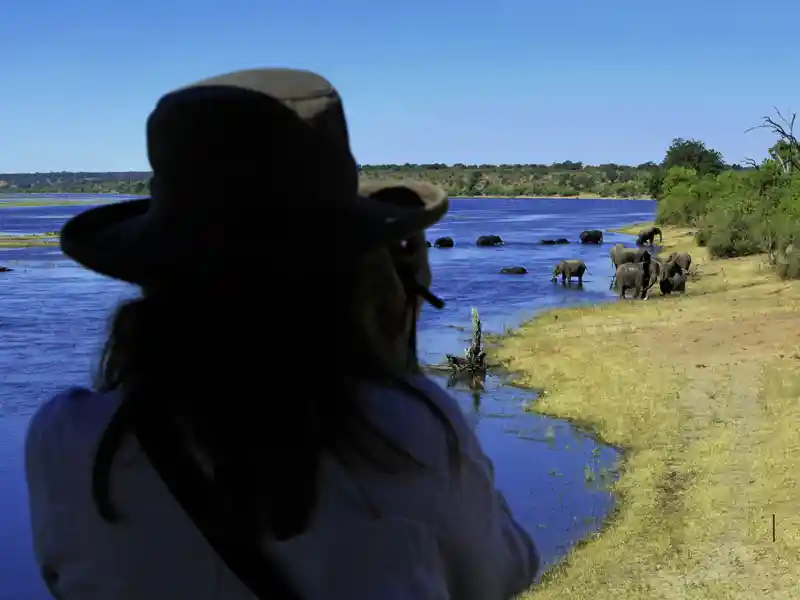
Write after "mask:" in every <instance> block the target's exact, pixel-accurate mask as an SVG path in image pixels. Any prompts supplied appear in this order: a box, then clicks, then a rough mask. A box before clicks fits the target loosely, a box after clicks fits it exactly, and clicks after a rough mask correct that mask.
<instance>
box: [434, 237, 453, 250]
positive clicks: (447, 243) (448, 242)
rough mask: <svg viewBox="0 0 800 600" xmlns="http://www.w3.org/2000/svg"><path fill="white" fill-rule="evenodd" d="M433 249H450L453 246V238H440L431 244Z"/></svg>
mask: <svg viewBox="0 0 800 600" xmlns="http://www.w3.org/2000/svg"><path fill="white" fill-rule="evenodd" d="M433 245H434V247H436V248H452V247H453V246H455V243H454V242H453V238H451V237H440V238H439V239H437V240H436V241H435V242H433Z"/></svg>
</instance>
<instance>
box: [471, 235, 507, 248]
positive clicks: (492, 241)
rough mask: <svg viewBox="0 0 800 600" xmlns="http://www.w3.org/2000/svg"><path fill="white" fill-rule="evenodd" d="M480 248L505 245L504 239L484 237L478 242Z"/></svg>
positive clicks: (496, 236)
mask: <svg viewBox="0 0 800 600" xmlns="http://www.w3.org/2000/svg"><path fill="white" fill-rule="evenodd" d="M475 244H476V245H478V246H500V245H502V244H503V238H501V237H500V236H499V235H482V236H480V237H479V238H478V239H477V240H476V242H475Z"/></svg>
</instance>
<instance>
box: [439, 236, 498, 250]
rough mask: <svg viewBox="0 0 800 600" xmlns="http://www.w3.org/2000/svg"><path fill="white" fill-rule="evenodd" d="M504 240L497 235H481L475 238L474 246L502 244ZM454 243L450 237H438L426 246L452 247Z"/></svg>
mask: <svg viewBox="0 0 800 600" xmlns="http://www.w3.org/2000/svg"><path fill="white" fill-rule="evenodd" d="M504 243H505V242H504V241H503V238H501V237H500V236H499V235H482V236H480V237H478V239H477V240H475V245H476V246H502V245H503V244H504ZM455 245H456V243H455V242H454V241H453V238H451V237H440V238H438V239H437V240H436V241H435V242H433V244H431V243H430V242H428V248H430V247H434V248H452V247H454V246H455Z"/></svg>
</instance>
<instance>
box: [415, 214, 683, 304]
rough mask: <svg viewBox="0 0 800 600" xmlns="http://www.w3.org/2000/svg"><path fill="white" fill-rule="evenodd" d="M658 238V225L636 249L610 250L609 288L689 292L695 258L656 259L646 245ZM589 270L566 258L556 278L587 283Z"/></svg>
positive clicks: (588, 238)
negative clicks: (610, 274) (656, 286)
mask: <svg viewBox="0 0 800 600" xmlns="http://www.w3.org/2000/svg"><path fill="white" fill-rule="evenodd" d="M656 237H658V241H659V243H663V235H662V232H661V229H659V228H658V227H650V228H648V229H645V230H643V231H641V232H639V234H638V235H637V236H636V248H626V247H625V246H623V245H622V244H616V245H615V246H614V247H613V248H611V251H610V253H609V254H610V257H611V264H612V265H613V267H614V274H613V276H612V279H611V285H610V286H609V289H611V288H613V287H614V286H615V285H616V286H617V288H618V289H619V292H620V298H625V297H626V293H627V291H628V290H632V291H633V294H634V298H642V299H646V298H647V294H648V292H649V291H650V290H651V289H652V288H653V287H654V286H655V285H656V284H658V288H659V290H660V291H661V294H662V295H668V294H671V293H673V292H684V291H686V276H687V274H688V272H689V269H690V267H691V266H692V257H691V256H690V255H689V254H688V253H687V252H673V253H672V254H670V255H669V256H668V257H667V258H666V260H661V259H660V258H656V257H655V256H653V255H652V254H651V252H650V251H649V250H648V249H647V248H646V247H645V246H652V245H653V243H654V242H655V239H656ZM504 243H505V242H504V241H503V240H502V238H500V236H497V235H482V236H480V237H479V238H478V239H477V240H476V245H477V246H501V245H503V244H504ZM540 243H541V244H543V245H553V244H569V240H567V239H566V238H558V239H555V240H541V242H540ZM580 243H581V244H602V243H603V232H602V231H600V230H598V229H589V230H586V231H582V232H581V234H580ZM454 245H455V243H454V242H453V238H450V237H441V238H438V239H437V240H436V241H434V242H433V244H431V242H428V246H429V247H431V246H433V247H435V248H452V247H453V246H454ZM500 272H501V273H503V274H509V275H511V274H517V275H523V274H526V273H527V272H528V271H527V270H526V269H525V268H524V267H506V268H504V269H501V270H500ZM587 273H589V271H588V269H587V268H586V263H584V262H583V261H582V260H578V259H572V260H562V261H559V263H558V264H557V265H555V266H554V267H553V272H552V281H553V282H556V281H558V278H559V277H560V278H561V282H562V283H568V282H569V283H571V282H572V280H573V278H576V279H577V280H578V283H579V284H582V283H583V276H584V275H585V274H587Z"/></svg>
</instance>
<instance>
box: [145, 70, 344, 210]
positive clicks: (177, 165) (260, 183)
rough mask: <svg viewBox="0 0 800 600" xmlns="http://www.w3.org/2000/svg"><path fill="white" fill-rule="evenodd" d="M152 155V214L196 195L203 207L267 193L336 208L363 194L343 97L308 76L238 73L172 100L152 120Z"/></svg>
mask: <svg viewBox="0 0 800 600" xmlns="http://www.w3.org/2000/svg"><path fill="white" fill-rule="evenodd" d="M147 151H148V158H149V160H150V164H151V166H152V169H153V178H154V181H153V184H152V190H151V191H152V193H153V197H154V204H156V205H160V204H164V203H170V202H177V199H178V198H179V197H182V196H187V195H191V196H192V197H193V198H194V200H193V202H192V205H193V206H195V208H199V207H197V205H196V203H197V200H198V198H200V197H204V196H211V195H216V194H219V192H221V191H226V192H228V193H230V192H231V191H236V190H247V191H249V192H250V194H249V196H253V195H254V194H252V192H253V191H254V187H255V186H257V188H256V189H258V188H260V189H264V187H265V184H266V187H267V189H268V190H269V191H270V192H271V195H272V194H274V195H286V194H291V195H293V196H297V197H300V198H302V199H303V200H305V201H308V200H314V199H318V200H320V201H322V198H323V197H324V198H325V202H326V203H328V204H330V203H331V202H336V201H339V202H346V201H347V200H348V199H351V198H353V197H354V195H355V194H356V191H357V189H358V167H357V165H356V161H355V159H354V158H353V155H352V152H351V150H350V141H349V134H348V130H347V123H346V119H345V115H344V108H343V106H342V102H341V98H340V97H339V94H338V92H337V91H336V89H335V88H334V87H333V85H332V84H331V83H330V82H328V81H327V80H326V79H325V78H323V77H321V76H320V75H317V74H315V73H312V72H309V71H303V70H293V69H256V70H248V71H237V72H234V73H228V74H226V75H221V76H218V77H213V78H209V79H205V80H202V81H200V82H197V83H194V84H192V85H189V86H186V87H183V88H180V89H178V90H175V91H173V92H170V93H168V94H166V95H164V96H163V97H162V98H161V99H160V100H159V102H158V104H157V105H156V107H155V109H154V110H153V112H152V113H151V114H150V117H149V118H148V121H147ZM204 192H207V193H204ZM280 200H281V201H286V200H288V198H280ZM154 208H155V206H154ZM162 208H163V207H162Z"/></svg>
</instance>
